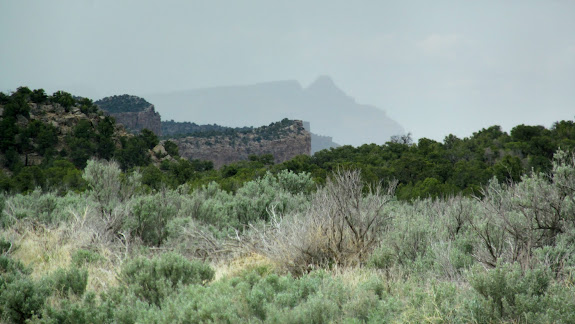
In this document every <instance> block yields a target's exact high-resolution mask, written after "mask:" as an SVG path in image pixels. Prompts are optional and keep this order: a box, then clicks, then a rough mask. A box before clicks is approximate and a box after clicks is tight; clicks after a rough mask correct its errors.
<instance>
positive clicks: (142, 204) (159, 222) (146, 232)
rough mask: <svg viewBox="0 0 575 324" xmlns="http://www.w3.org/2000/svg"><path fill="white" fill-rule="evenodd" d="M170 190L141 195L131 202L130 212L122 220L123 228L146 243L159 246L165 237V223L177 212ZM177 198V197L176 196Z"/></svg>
mask: <svg viewBox="0 0 575 324" xmlns="http://www.w3.org/2000/svg"><path fill="white" fill-rule="evenodd" d="M172 194H173V193H172V192H171V191H162V192H160V193H157V194H154V195H149V196H142V197H138V198H136V199H135V200H134V201H133V203H132V212H131V214H130V216H129V217H128V218H127V219H125V220H124V226H123V227H124V228H125V229H127V230H128V231H129V232H130V233H132V236H133V237H139V238H141V239H142V241H143V242H144V243H145V244H146V245H151V246H160V245H161V244H162V242H163V241H164V240H165V239H166V237H167V234H168V233H167V229H166V225H167V224H168V221H169V220H170V219H172V218H174V217H175V216H176V214H177V206H175V205H174V199H172V197H170V196H171V195H172ZM176 199H177V198H176Z"/></svg>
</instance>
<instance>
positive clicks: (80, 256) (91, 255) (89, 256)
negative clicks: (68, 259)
mask: <svg viewBox="0 0 575 324" xmlns="http://www.w3.org/2000/svg"><path fill="white" fill-rule="evenodd" d="M100 260H102V256H101V255H100V254H98V252H94V251H90V250H84V249H79V250H76V251H75V252H74V254H72V264H73V265H74V266H76V267H82V266H84V265H86V264H90V263H96V262H98V261H100Z"/></svg>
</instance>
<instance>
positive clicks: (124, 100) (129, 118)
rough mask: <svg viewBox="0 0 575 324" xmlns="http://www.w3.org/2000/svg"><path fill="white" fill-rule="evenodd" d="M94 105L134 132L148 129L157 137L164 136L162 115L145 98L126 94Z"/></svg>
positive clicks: (99, 101) (108, 98)
mask: <svg viewBox="0 0 575 324" xmlns="http://www.w3.org/2000/svg"><path fill="white" fill-rule="evenodd" d="M94 103H95V104H96V105H97V106H98V107H100V109H102V110H103V111H105V112H106V113H107V114H108V115H110V116H112V117H114V118H115V119H116V122H117V123H119V124H122V125H124V126H125V127H126V128H127V129H128V130H130V131H132V132H139V131H141V130H142V129H144V128H147V129H149V130H151V131H152V132H154V134H156V135H157V136H161V135H162V121H161V117H160V114H159V113H157V112H156V109H155V108H154V105H152V104H151V103H149V102H147V101H146V100H145V99H144V98H140V97H137V96H131V95H127V94H124V95H120V96H111V97H106V98H103V99H100V100H98V101H96V102H94Z"/></svg>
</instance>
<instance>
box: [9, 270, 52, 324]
mask: <svg viewBox="0 0 575 324" xmlns="http://www.w3.org/2000/svg"><path fill="white" fill-rule="evenodd" d="M48 295H49V291H48V289H46V287H44V286H43V285H41V284H39V283H36V282H34V281H32V280H30V279H27V278H21V279H17V280H15V281H13V282H10V283H8V284H7V285H6V286H5V287H4V289H3V290H2V292H1V293H0V314H1V317H2V319H4V320H6V321H8V322H11V323H24V322H25V321H26V320H27V319H30V318H31V317H32V316H34V315H35V314H39V313H40V312H41V310H42V308H43V307H44V304H45V302H46V298H47V297H48Z"/></svg>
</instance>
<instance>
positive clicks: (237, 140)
mask: <svg viewBox="0 0 575 324" xmlns="http://www.w3.org/2000/svg"><path fill="white" fill-rule="evenodd" d="M171 141H173V142H175V143H176V144H177V145H178V148H179V151H180V155H181V156H182V157H185V158H187V159H190V160H193V159H197V160H208V161H212V162H213V163H214V167H215V168H220V167H222V166H223V165H226V164H230V163H233V162H237V161H242V160H248V158H249V156H250V155H262V154H272V155H273V156H274V162H275V163H281V162H284V161H287V160H289V159H291V158H293V157H295V156H296V155H301V154H307V155H309V154H310V153H311V135H310V133H309V132H308V131H306V130H305V128H304V127H303V123H302V122H301V121H299V120H288V119H284V120H282V121H281V122H277V123H272V124H270V125H269V126H264V127H259V128H254V129H252V130H246V131H232V132H223V133H220V134H213V133H210V135H209V136H204V135H203V134H202V133H197V134H194V136H188V137H183V138H178V139H171Z"/></svg>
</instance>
